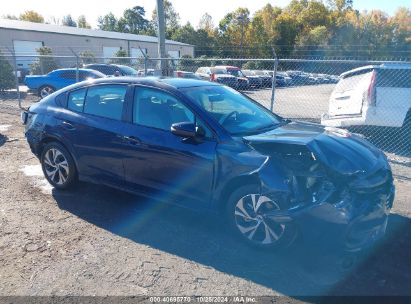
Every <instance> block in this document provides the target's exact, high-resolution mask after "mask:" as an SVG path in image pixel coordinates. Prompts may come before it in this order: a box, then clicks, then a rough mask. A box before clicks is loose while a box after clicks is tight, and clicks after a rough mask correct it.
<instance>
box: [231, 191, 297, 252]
mask: <svg viewBox="0 0 411 304" xmlns="http://www.w3.org/2000/svg"><path fill="white" fill-rule="evenodd" d="M258 193H259V191H258V187H257V186H254V185H246V186H242V187H240V188H238V189H237V190H235V191H234V192H233V193H232V194H231V195H230V197H229V199H228V202H227V205H226V208H225V216H226V218H227V222H228V224H229V226H230V230H231V232H232V233H233V234H234V235H235V236H236V237H237V238H239V239H241V240H242V241H244V242H245V243H246V244H248V245H251V246H253V247H256V248H260V249H269V250H274V249H276V250H277V249H284V248H287V247H289V246H290V245H291V244H292V243H293V242H294V241H295V239H296V236H297V229H296V225H295V224H294V223H292V222H289V223H283V224H281V225H279V224H276V223H275V222H273V221H272V220H269V219H267V218H264V219H262V218H261V216H262V215H257V216H259V219H257V220H256V219H253V220H249V221H247V220H246V221H244V222H242V223H245V224H246V222H248V224H250V225H251V226H252V225H253V223H256V221H257V222H258V221H260V222H259V223H258V228H257V229H256V232H255V234H254V235H253V238H255V240H253V239H252V238H250V234H248V235H246V234H247V233H246V234H244V233H242V232H241V231H240V229H243V228H244V227H243V226H242V225H241V224H242V223H239V221H241V220H242V219H243V218H242V217H241V216H239V215H238V210H239V209H238V203H239V201H240V199H242V198H243V203H246V204H247V203H248V205H250V204H249V202H246V200H250V199H251V200H252V196H250V195H251V194H257V195H258ZM261 197H264V198H268V197H266V196H261ZM270 199H271V202H268V201H267V202H265V203H264V204H268V205H267V206H266V207H269V206H270V204H272V203H274V204H275V205H276V209H279V210H285V209H286V208H287V204H286V203H285V202H282V201H281V199H274V198H270ZM262 207H263V204H261V207H260V208H262ZM272 208H273V207H271V209H272ZM236 211H237V215H236ZM248 211H249V210H248ZM250 212H252V211H250ZM250 212H248V213H249V214H250ZM263 213H264V210H262V213H261V214H263ZM250 215H251V214H250ZM266 224H268V226H269V227H271V228H272V230H271V231H274V230H276V231H275V235H276V236H277V237H278V239H277V240H275V241H273V242H272V243H264V240H266V238H267V235H266V234H265V233H266V231H265V226H266ZM277 225H278V226H277ZM239 226H241V228H239ZM248 228H249V227H247V228H246V229H248ZM257 234H260V235H261V238H258V237H259V235H257ZM270 237H273V236H272V235H270ZM261 239H263V240H261Z"/></svg>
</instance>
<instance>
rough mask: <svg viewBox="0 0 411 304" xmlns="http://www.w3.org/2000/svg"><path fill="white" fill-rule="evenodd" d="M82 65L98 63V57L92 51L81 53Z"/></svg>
mask: <svg viewBox="0 0 411 304" xmlns="http://www.w3.org/2000/svg"><path fill="white" fill-rule="evenodd" d="M79 57H80V60H81V63H82V64H90V63H95V62H96V56H95V55H94V53H93V52H91V51H83V52H80V53H79Z"/></svg>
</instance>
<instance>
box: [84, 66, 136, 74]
mask: <svg viewBox="0 0 411 304" xmlns="http://www.w3.org/2000/svg"><path fill="white" fill-rule="evenodd" d="M84 68H86V69H92V70H96V71H99V72H101V73H103V74H104V75H107V76H132V77H135V76H137V75H138V72H137V71H136V70H135V69H133V68H132V67H129V66H126V65H121V64H104V63H93V64H87V65H85V66H84Z"/></svg>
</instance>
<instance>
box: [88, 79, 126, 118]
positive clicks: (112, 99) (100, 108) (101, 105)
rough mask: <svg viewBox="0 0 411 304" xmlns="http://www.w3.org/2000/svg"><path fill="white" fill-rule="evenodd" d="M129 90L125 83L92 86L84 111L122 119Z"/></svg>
mask: <svg viewBox="0 0 411 304" xmlns="http://www.w3.org/2000/svg"><path fill="white" fill-rule="evenodd" d="M126 92H127V86H125V85H101V86H95V87H90V88H89V89H88V91H87V97H86V100H85V104H84V113H87V114H93V115H97V116H101V117H106V118H111V119H116V120H121V116H122V113H123V105H124V100H125V96H126Z"/></svg>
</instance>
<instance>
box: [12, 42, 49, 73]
mask: <svg viewBox="0 0 411 304" xmlns="http://www.w3.org/2000/svg"><path fill="white" fill-rule="evenodd" d="M42 46H43V42H42V41H27V40H14V41H13V47H14V51H15V53H16V60H17V66H18V68H19V69H29V68H30V64H31V63H33V61H35V60H36V55H37V51H36V50H37V49H38V48H41V47H42ZM23 55H33V57H23Z"/></svg>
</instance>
